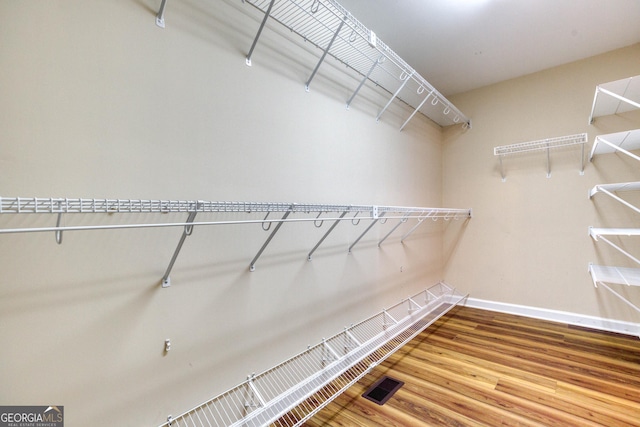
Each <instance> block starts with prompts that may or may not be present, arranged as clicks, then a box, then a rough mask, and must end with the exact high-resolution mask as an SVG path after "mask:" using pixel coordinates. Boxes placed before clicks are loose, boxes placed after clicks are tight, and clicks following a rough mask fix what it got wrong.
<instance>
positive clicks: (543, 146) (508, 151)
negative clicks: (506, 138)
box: [493, 133, 587, 181]
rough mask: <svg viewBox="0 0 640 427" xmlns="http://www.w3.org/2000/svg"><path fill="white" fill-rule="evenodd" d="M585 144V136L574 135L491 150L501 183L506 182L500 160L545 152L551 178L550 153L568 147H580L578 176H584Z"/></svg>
mask: <svg viewBox="0 0 640 427" xmlns="http://www.w3.org/2000/svg"><path fill="white" fill-rule="evenodd" d="M586 142H587V134H586V133H579V134H576V135H567V136H559V137H555V138H546V139H539V140H536V141H528V142H520V143H517V144H510V145H502V146H498V147H494V148H493V155H494V156H498V159H499V160H500V174H501V176H502V181H506V179H507V178H506V176H505V173H504V165H503V162H502V158H503V157H504V156H508V155H512V154H521V153H529V152H534V151H535V152H540V151H543V152H546V155H547V178H549V177H551V159H550V151H551V149H554V148H560V147H568V146H573V145H580V147H581V149H582V152H581V155H580V159H581V163H580V175H583V174H584V144H585V143H586Z"/></svg>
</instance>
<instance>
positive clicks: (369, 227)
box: [349, 212, 386, 252]
mask: <svg viewBox="0 0 640 427" xmlns="http://www.w3.org/2000/svg"><path fill="white" fill-rule="evenodd" d="M385 213H386V212H382V213H381V214H380V215H378V217H377V218H376V219H374V220H373V221H371V224H369V226H368V227H367V229H366V230H364V232H363V233H362V234H361V235H360V236H359V237H358V238H357V239H356V240H355V242H353V243H352V244H351V246H349V252H351V249H353V247H354V246H355V245H356V244H358V242H359V241H360V239H362V238H363V237H364V235H365V234H367V233H368V232H369V230H371V229H372V228H373V226H374V225H376V222H378V221H380V219H381V218H382V217H383V216H384V214H385Z"/></svg>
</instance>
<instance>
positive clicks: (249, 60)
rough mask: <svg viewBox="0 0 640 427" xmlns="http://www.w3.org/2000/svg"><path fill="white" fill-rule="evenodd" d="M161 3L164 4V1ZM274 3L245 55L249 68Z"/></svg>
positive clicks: (270, 4) (271, 4) (272, 2)
mask: <svg viewBox="0 0 640 427" xmlns="http://www.w3.org/2000/svg"><path fill="white" fill-rule="evenodd" d="M162 1H163V4H164V0H162ZM275 2H276V0H271V3H269V7H268V8H267V11H266V12H265V14H264V18H262V22H261V23H260V28H258V33H257V34H256V37H255V38H254V39H253V43H252V44H251V49H249V53H248V54H247V58H246V60H245V62H246V63H247V65H248V66H251V55H253V49H255V48H256V45H257V44H258V39H259V38H260V34H262V30H263V29H264V26H265V24H266V23H267V19H269V15H271V8H272V7H273V4H274V3H275Z"/></svg>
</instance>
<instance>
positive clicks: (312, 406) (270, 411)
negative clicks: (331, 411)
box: [161, 282, 467, 427]
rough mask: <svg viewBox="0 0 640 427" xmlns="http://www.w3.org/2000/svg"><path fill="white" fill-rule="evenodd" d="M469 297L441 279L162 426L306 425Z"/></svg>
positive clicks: (169, 420)
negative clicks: (347, 390) (314, 416)
mask: <svg viewBox="0 0 640 427" xmlns="http://www.w3.org/2000/svg"><path fill="white" fill-rule="evenodd" d="M466 297H467V295H462V294H460V293H458V292H457V291H456V290H455V289H454V288H453V287H451V286H449V285H448V284H446V283H444V282H440V283H438V284H436V285H435V286H432V287H431V288H429V289H426V290H425V291H423V292H420V293H418V294H416V295H414V296H412V297H410V298H407V299H406V300H404V301H401V302H400V303H398V304H396V305H394V306H392V307H390V308H388V309H386V310H383V311H381V312H380V313H378V314H376V315H375V316H372V317H370V318H368V319H366V320H364V321H362V322H360V323H357V324H355V325H353V326H350V327H348V328H345V329H344V331H343V332H341V333H339V334H337V335H334V336H333V337H331V338H328V339H324V340H322V342H321V343H319V344H316V345H314V346H313V347H309V348H308V349H307V350H306V351H304V352H302V353H300V354H298V355H297V356H294V357H292V358H291V359H289V360H287V361H285V362H283V363H281V364H279V365H278V366H275V367H273V368H271V369H269V370H267V371H265V372H263V373H261V374H259V375H250V376H249V377H248V379H247V380H246V381H245V382H243V383H242V384H240V385H238V386H236V387H234V388H232V389H231V390H229V391H227V392H225V393H222V394H220V395H218V396H216V397H214V398H213V399H211V400H208V401H206V402H205V403H203V404H201V405H199V406H196V407H195V408H193V409H191V410H189V411H187V412H185V413H183V414H182V415H180V416H177V417H171V416H169V417H168V419H167V422H166V423H164V424H162V426H161V427H178V426H180V427H182V426H190V427H212V426H216V427H218V426H220V427H222V426H225V427H226V426H247V427H249V426H256V427H258V426H268V425H271V426H275V427H292V426H299V425H302V424H303V423H304V422H305V421H306V420H308V419H309V418H311V417H312V416H313V415H314V414H315V413H316V412H318V411H319V410H320V409H322V408H323V407H325V406H326V405H327V404H329V403H330V402H331V401H332V400H333V399H335V398H336V397H337V396H339V395H340V393H342V392H343V391H345V390H346V389H347V388H349V387H350V386H351V385H353V384H354V383H355V382H357V381H358V380H359V379H360V378H362V377H363V376H364V375H366V374H367V373H368V372H370V371H371V370H372V369H373V368H375V367H376V366H378V365H379V364H380V363H382V362H383V361H384V360H385V359H387V358H388V357H389V356H391V355H392V354H393V353H394V352H395V351H397V350H398V349H399V348H401V347H402V346H404V345H405V344H406V343H407V342H409V341H410V340H411V339H413V338H414V337H415V336H417V335H418V334H419V333H420V332H422V331H423V330H424V329H426V328H427V327H429V325H431V324H433V322H435V321H436V320H437V319H439V318H440V317H441V316H443V315H444V314H446V313H447V312H448V311H449V310H451V309H452V308H453V307H455V306H456V305H457V304H459V303H461V302H462V301H463V300H464V299H465V298H466Z"/></svg>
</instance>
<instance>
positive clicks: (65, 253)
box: [0, 0, 468, 427]
mask: <svg viewBox="0 0 640 427" xmlns="http://www.w3.org/2000/svg"><path fill="white" fill-rule="evenodd" d="M159 3H160V2H159V1H155V0H154V1H146V0H143V1H124V0H101V1H92V2H87V1H80V0H75V1H69V0H65V1H62V0H53V1H47V2H29V1H9V0H0V40H2V43H1V44H0V69H1V70H2V72H1V73H0V99H1V100H2V101H0V117H1V118H2V125H0V170H1V171H2V173H1V174H0V194H1V195H2V196H6V197H17V196H21V197H71V198H76V197H89V198H91V197H95V198H133V199H138V198H143V199H182V200H189V199H203V200H248V201H281V202H307V203H354V204H383V205H407V206H441V202H442V165H441V158H442V146H441V143H442V132H441V129H440V128H439V127H437V126H435V125H433V124H432V123H431V122H430V121H429V120H427V119H425V118H424V117H420V116H416V117H415V118H414V119H413V121H412V122H411V123H410V125H409V126H408V127H407V128H405V130H404V131H403V132H399V131H398V128H399V127H400V125H401V124H402V122H403V121H404V119H405V118H406V117H407V116H408V115H409V113H410V111H409V110H408V109H407V108H405V107H404V106H403V105H401V104H398V103H394V104H393V105H392V107H391V108H390V110H389V111H388V112H387V113H386V114H385V115H384V116H383V117H382V120H381V121H380V123H376V122H375V119H374V118H375V116H376V113H377V111H378V109H379V108H381V106H382V105H384V103H385V102H386V100H387V97H386V96H387V95H384V96H382V95H381V94H380V93H379V92H376V91H375V90H373V89H371V88H365V89H363V91H362V94H361V96H359V97H358V98H356V100H355V101H354V103H353V104H352V108H351V109H350V110H349V111H347V110H346V109H345V108H344V102H345V100H346V99H348V97H349V96H350V94H351V92H352V91H353V90H354V89H355V87H356V86H357V83H358V80H357V79H355V78H354V77H353V76H350V75H348V74H344V73H343V70H344V67H342V66H338V65H336V64H335V62H333V61H328V62H327V64H324V65H323V66H322V68H321V69H320V72H319V74H318V75H317V77H316V78H315V80H314V81H313V83H312V87H311V92H309V93H307V92H305V91H304V89H303V86H304V82H305V81H306V79H307V77H308V76H309V74H310V72H311V70H312V69H313V67H314V66H315V64H316V61H317V58H318V52H317V51H316V50H315V49H314V48H312V47H310V46H308V45H306V44H302V46H296V45H292V44H289V43H286V42H284V41H283V38H282V37H281V36H280V35H278V34H277V33H276V32H275V31H273V30H272V29H267V30H266V31H265V32H264V35H263V38H262V39H261V40H260V43H259V45H258V47H257V49H256V51H255V54H254V57H253V66H252V67H247V66H246V65H245V62H244V55H245V53H246V51H247V50H248V48H249V46H250V45H251V42H252V40H253V37H254V35H255V32H256V30H257V28H258V23H259V16H258V14H256V13H255V11H254V10H253V9H252V8H250V7H249V6H248V5H243V4H242V3H241V2H240V1H236V0H233V1H232V0H229V1H213V2H211V1H204V0H192V1H188V2H173V1H169V2H168V5H167V10H166V12H167V15H166V21H167V28H166V29H164V30H162V29H160V28H158V27H156V26H155V24H154V21H155V13H156V8H157V7H158V5H159ZM452 207H468V206H466V204H465V203H463V204H462V205H460V206H452ZM200 218H202V219H210V220H211V219H218V218H220V216H218V217H216V216H213V215H210V216H206V215H200ZM222 218H223V219H231V218H232V217H230V216H223V217H222ZM158 219H159V218H157V217H156V216H154V215H142V216H131V217H127V218H123V219H121V218H120V217H118V216H114V215H93V216H79V215H67V216H65V217H64V219H63V223H64V224H66V225H75V224H94V223H95V224H113V223H117V222H119V221H124V222H134V221H143V222H144V221H148V222H153V221H157V220H158ZM161 219H164V218H161ZM185 219H186V215H175V216H168V217H167V220H175V221H184V220H185ZM54 224H55V217H54V216H51V215H42V216H34V215H31V216H28V215H26V216H25V215H23V216H13V215H2V217H0V227H2V228H9V227H10V228H15V227H26V226H52V225H54ZM366 225H367V224H366V222H365V221H363V222H361V223H360V225H358V226H352V225H351V224H341V225H340V226H338V228H336V230H335V231H334V232H333V234H331V235H330V237H329V238H328V239H327V241H326V242H325V243H324V244H323V246H321V248H320V250H319V251H318V252H317V253H316V255H315V257H314V260H313V261H312V262H308V261H307V260H306V254H307V252H308V251H309V250H310V249H311V248H312V247H313V246H314V245H315V243H316V242H317V241H318V239H319V238H320V237H321V236H322V234H323V233H324V232H325V230H326V229H327V227H328V224H325V225H324V227H323V228H322V229H316V228H315V227H313V226H311V224H309V223H306V224H291V225H289V224H287V225H285V226H284V227H283V228H282V229H281V230H280V232H279V234H278V235H277V236H276V238H275V239H274V240H273V242H272V243H271V245H270V246H269V247H268V248H267V250H266V251H265V253H264V255H263V256H262V257H261V258H260V260H259V262H258V264H257V269H256V271H255V272H253V273H250V272H248V264H249V261H250V260H251V259H252V258H253V256H254V255H255V254H256V252H257V250H258V248H259V247H260V246H261V245H262V243H263V242H264V240H265V239H266V237H267V233H265V232H263V231H262V230H261V228H260V225H246V226H228V227H209V228H206V227H203V228H196V229H195V231H194V233H193V235H192V236H191V237H189V238H188V239H187V242H186V243H185V246H184V248H183V250H182V252H181V253H180V257H179V258H178V261H177V263H176V265H175V267H174V270H173V272H172V275H171V279H172V286H171V287H170V288H168V289H162V288H160V286H159V280H160V278H161V276H162V274H163V273H164V270H165V269H166V267H167V265H168V262H169V259H170V257H171V255H172V253H173V251H174V249H175V246H176V244H177V241H178V239H179V237H180V234H181V232H182V230H181V229H178V228H173V229H145V230H118V231H84V232H66V233H65V234H64V237H63V243H62V245H57V244H56V243H55V240H54V235H53V233H46V234H11V235H1V236H0V263H1V264H2V276H1V278H0V342H2V345H3V347H2V351H1V352H0V379H1V381H0V404H3V405H4V404H18V405H35V404H38V405H40V404H58V405H64V406H65V412H66V416H67V424H66V425H68V426H69V427H74V426H89V425H91V426H101V425H104V426H106V425H109V426H112V425H117V426H142V425H158V424H160V423H161V422H163V421H164V420H166V417H167V415H169V414H173V415H177V414H178V413H180V412H182V411H185V410H187V409H189V408H191V407H193V406H195V405H197V404H199V403H201V402H202V401H204V400H205V399H207V398H209V397H211V396H213V395H215V394H217V393H220V392H222V391H224V390H226V389H228V388H230V387H232V386H234V385H236V384H237V383H239V382H241V381H243V380H244V379H245V377H246V375H247V374H249V373H251V372H260V371H262V370H265V369H267V368H269V367H271V366H273V365H275V364H276V363H279V362H280V361H283V360H284V359H285V358H287V357H289V356H292V355H294V354H296V353H298V352H300V351H302V350H304V349H305V348H306V346H307V345H309V344H315V343H317V342H319V341H320V340H321V338H322V337H323V336H330V335H333V334H335V333H338V332H340V331H341V330H342V328H343V327H344V326H345V325H349V324H350V323H353V322H357V321H359V320H362V319H364V318H365V317H367V316H369V315H371V314H374V313H376V312H378V311H380V310H381V309H382V308H384V307H386V306H389V305H391V304H393V303H395V302H397V301H399V300H400V299H402V298H405V297H407V296H409V295H411V294H413V293H415V292H418V291H419V290H420V289H424V288H425V287H427V286H430V285H432V284H434V283H435V282H436V281H437V280H439V279H441V278H442V256H441V247H442V240H443V239H442V233H441V228H440V227H441V225H440V224H439V223H432V222H429V223H428V224H424V225H423V226H422V227H421V228H420V229H419V230H418V231H417V232H416V233H415V234H414V235H413V236H412V237H411V238H410V239H408V240H407V242H405V244H404V245H402V244H400V242H399V238H400V236H401V235H402V231H403V230H404V231H406V228H404V229H403V230H400V231H398V232H397V233H396V234H395V235H394V236H393V237H392V238H391V239H390V240H388V241H387V242H386V243H385V245H384V246H383V247H382V248H381V249H378V248H377V246H376V243H377V239H378V238H380V237H381V236H383V235H384V234H386V232H387V231H388V230H389V229H390V227H392V226H393V224H392V222H391V221H390V222H389V223H387V224H384V225H381V226H377V227H376V228H375V229H374V231H372V232H371V233H370V234H369V235H367V236H366V238H365V239H364V240H363V241H362V242H360V244H359V245H358V246H357V247H356V248H355V249H354V251H353V253H352V254H350V255H349V254H348V253H347V248H348V246H349V244H350V243H351V242H353V240H354V239H355V238H357V236H358V235H360V233H362V231H363V230H364V228H365V227H366ZM404 227H408V225H405V226H404ZM455 227H456V225H454V226H452V228H455ZM166 338H169V339H171V341H172V350H171V351H170V353H169V354H167V355H165V354H163V347H164V340H165V339H166Z"/></svg>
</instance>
